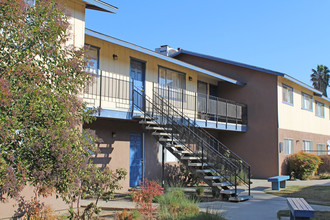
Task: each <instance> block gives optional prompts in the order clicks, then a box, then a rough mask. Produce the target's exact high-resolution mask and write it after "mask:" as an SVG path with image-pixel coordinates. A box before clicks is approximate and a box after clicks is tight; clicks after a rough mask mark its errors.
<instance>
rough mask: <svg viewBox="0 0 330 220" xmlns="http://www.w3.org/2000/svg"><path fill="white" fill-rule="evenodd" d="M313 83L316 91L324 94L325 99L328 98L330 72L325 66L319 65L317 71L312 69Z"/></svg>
mask: <svg viewBox="0 0 330 220" xmlns="http://www.w3.org/2000/svg"><path fill="white" fill-rule="evenodd" d="M312 71H313V73H312V74H311V81H312V82H313V86H314V88H315V89H317V90H319V91H321V92H322V94H323V95H324V96H325V97H328V96H327V88H328V86H330V74H329V73H330V70H329V69H328V67H326V66H324V65H317V69H316V70H315V69H312Z"/></svg>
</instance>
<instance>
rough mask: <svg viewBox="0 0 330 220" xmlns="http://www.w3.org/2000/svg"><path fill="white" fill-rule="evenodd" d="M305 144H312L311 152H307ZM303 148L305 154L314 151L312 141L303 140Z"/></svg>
mask: <svg viewBox="0 0 330 220" xmlns="http://www.w3.org/2000/svg"><path fill="white" fill-rule="evenodd" d="M305 142H309V143H310V149H309V151H310V152H308V151H306V150H305V144H304V143H305ZM302 147H303V149H302V150H303V152H305V153H312V151H313V141H311V140H303V146H302Z"/></svg>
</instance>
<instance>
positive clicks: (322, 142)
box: [171, 50, 330, 178]
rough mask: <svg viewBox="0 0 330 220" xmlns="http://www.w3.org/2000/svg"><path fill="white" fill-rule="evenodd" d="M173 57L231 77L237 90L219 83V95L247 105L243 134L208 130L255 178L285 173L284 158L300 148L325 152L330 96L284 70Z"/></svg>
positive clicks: (192, 56)
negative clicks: (245, 130) (241, 85)
mask: <svg viewBox="0 0 330 220" xmlns="http://www.w3.org/2000/svg"><path fill="white" fill-rule="evenodd" d="M171 56H172V57H174V58H176V59H178V60H182V61H185V62H187V63H191V64H194V65H196V66H199V67H201V68H204V69H207V70H210V71H213V72H216V73H219V74H221V75H224V76H227V77H231V78H233V79H236V80H238V81H240V82H243V83H245V84H246V85H245V86H244V87H241V88H236V87H233V86H232V85H230V84H221V83H220V84H219V86H218V88H219V90H218V92H219V94H221V96H222V97H224V98H227V99H231V100H235V101H237V102H242V103H245V104H247V106H248V114H247V115H248V122H249V123H248V127H247V132H245V133H232V132H227V131H215V130H212V131H211V132H212V133H213V134H214V135H215V136H216V137H217V138H218V139H219V140H221V141H222V142H223V143H225V144H226V145H228V146H229V147H230V149H231V150H233V151H234V152H235V153H237V154H238V155H240V156H242V157H243V158H245V159H246V161H247V162H248V163H250V164H251V167H252V175H253V177H255V178H267V177H269V176H274V175H279V174H287V164H286V161H285V159H286V158H287V156H289V155H290V154H292V153H296V152H299V151H301V150H304V151H306V152H310V153H317V154H328V152H329V151H328V149H329V148H328V146H327V144H328V145H329V144H330V143H329V140H330V119H329V115H330V112H329V106H330V99H329V98H327V97H324V96H322V94H321V92H319V91H317V90H315V89H313V88H312V87H310V86H308V85H306V84H304V83H302V82H300V81H298V80H296V79H294V78H292V77H290V76H289V75H287V74H283V73H279V72H276V71H272V70H267V69H263V68H260V67H256V66H251V65H247V64H243V63H238V62H234V61H230V60H225V59H221V58H217V57H213V56H208V55H204V54H199V53H195V52H191V51H187V50H179V51H177V52H176V53H173V54H172V55H171Z"/></svg>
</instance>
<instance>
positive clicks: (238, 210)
mask: <svg viewBox="0 0 330 220" xmlns="http://www.w3.org/2000/svg"><path fill="white" fill-rule="evenodd" d="M252 182H253V184H252V186H251V189H252V190H251V194H252V196H253V198H252V199H250V200H248V201H245V202H240V203H233V202H222V201H215V202H202V203H200V204H199V207H200V209H201V210H204V211H205V210H206V209H209V210H210V211H211V212H217V213H222V215H223V216H224V217H225V218H227V219H228V220H250V219H251V220H272V219H274V220H276V219H277V212H278V211H279V210H287V209H288V206H287V203H286V199H285V198H283V197H278V196H274V195H270V194H266V193H264V192H263V191H264V190H267V189H271V188H270V186H271V183H269V182H267V180H260V179H253V180H252ZM287 185H288V186H292V185H303V186H309V185H328V186H330V180H308V181H287ZM81 203H82V205H88V204H89V203H90V201H88V200H83V201H82V202H81ZM99 206H100V207H103V208H105V209H107V210H122V209H124V208H127V209H134V208H135V203H133V202H131V201H130V200H129V199H124V200H118V201H109V202H104V201H100V202H99ZM311 206H312V207H313V208H314V209H315V210H318V211H330V206H321V205H311ZM281 219H289V218H281Z"/></svg>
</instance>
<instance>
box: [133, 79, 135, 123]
mask: <svg viewBox="0 0 330 220" xmlns="http://www.w3.org/2000/svg"><path fill="white" fill-rule="evenodd" d="M134 91H135V90H134V78H132V118H133V115H134Z"/></svg>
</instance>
